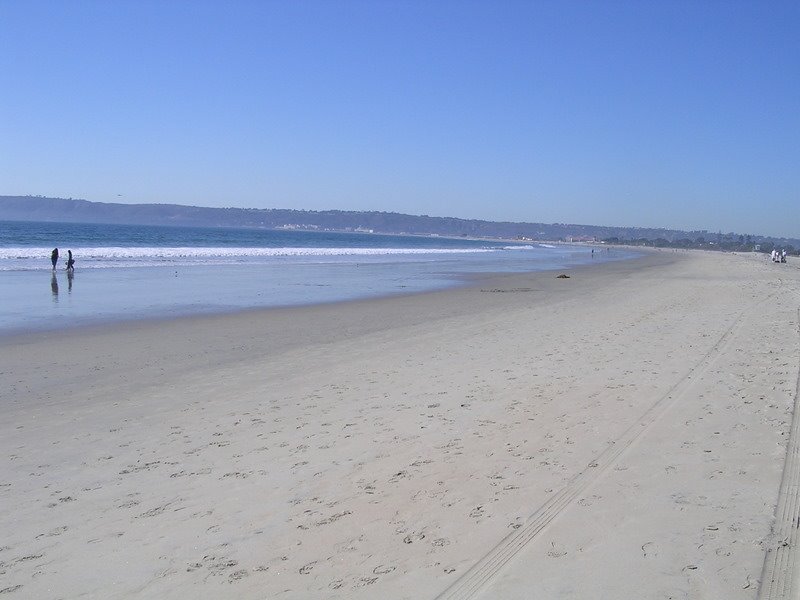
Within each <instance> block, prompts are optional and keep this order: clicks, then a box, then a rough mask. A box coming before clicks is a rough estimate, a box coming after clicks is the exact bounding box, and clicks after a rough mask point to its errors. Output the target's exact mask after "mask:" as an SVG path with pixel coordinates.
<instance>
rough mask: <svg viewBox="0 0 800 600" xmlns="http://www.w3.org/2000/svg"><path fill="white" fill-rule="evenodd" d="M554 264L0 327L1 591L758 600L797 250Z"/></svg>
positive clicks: (779, 453)
mask: <svg viewBox="0 0 800 600" xmlns="http://www.w3.org/2000/svg"><path fill="white" fill-rule="evenodd" d="M568 272H569V274H570V278H569V279H557V278H556V275H557V273H558V271H549V272H537V273H527V274H513V275H502V276H498V277H491V278H487V279H481V280H479V281H475V282H473V283H472V284H471V285H468V286H465V287H463V288H457V289H451V290H444V291H436V292H427V293H422V294H415V295H411V296H400V297H390V298H384V299H379V300H376V299H370V300H364V301H348V302H345V303H341V304H326V305H321V306H315V307H295V308H283V309H258V310H253V311H247V312H244V313H238V314H233V315H224V316H202V317H185V318H180V319H170V320H167V321H148V322H139V321H137V322H134V323H127V324H115V325H105V326H102V327H92V328H86V329H82V330H80V331H76V330H67V331H61V332H57V333H55V334H53V333H46V334H45V333H34V334H29V335H27V336H23V337H18V338H16V339H15V340H14V343H6V342H7V341H8V340H7V339H5V340H3V341H0V364H3V365H4V368H3V370H2V373H0V385H2V387H3V389H6V390H8V393H7V394H5V397H4V402H3V408H4V415H5V416H6V418H5V419H4V422H3V423H2V424H0V460H2V461H3V463H2V464H3V465H4V466H3V477H2V480H0V498H2V500H3V502H2V503H0V506H2V507H3V508H0V527H2V528H3V530H4V531H9V532H10V535H9V536H8V541H6V542H4V543H5V546H4V547H3V548H2V549H0V561H1V562H2V563H3V565H4V567H3V568H4V569H5V571H6V575H5V576H6V578H7V580H8V582H9V583H8V585H9V586H10V588H14V586H20V587H18V588H15V589H13V590H12V591H11V592H10V593H9V598H15V597H20V598H22V597H30V596H51V595H53V593H54V590H56V589H57V590H58V593H59V594H61V595H62V596H64V597H76V596H79V595H81V594H88V595H90V596H91V595H102V596H104V597H107V598H120V599H122V598H131V597H142V595H144V596H147V597H159V598H182V597H186V596H187V595H195V596H196V595H200V596H214V597H217V598H256V597H264V595H265V594H266V595H267V596H269V597H275V598H306V597H322V598H373V597H375V596H376V595H381V596H383V597H386V598H419V597H430V598H433V597H437V596H438V595H439V594H446V590H448V588H451V586H454V585H457V584H458V582H459V581H463V580H464V578H469V576H470V575H469V574H470V573H472V572H473V569H474V568H475V565H476V564H479V561H480V560H481V559H482V558H484V557H486V556H487V552H489V551H490V550H491V549H492V548H497V547H498V545H500V546H502V544H503V543H504V540H505V539H507V536H509V534H511V533H513V532H515V531H518V532H521V533H524V532H527V531H529V527H530V523H532V522H534V521H535V520H536V519H537V518H540V517H538V516H537V515H541V514H542V513H541V512H540V511H541V510H542V507H546V506H549V504H548V503H549V502H551V501H553V499H555V498H563V500H564V501H563V502H560V503H559V506H560V508H559V510H558V511H556V512H555V513H553V520H551V521H547V522H546V523H544V525H543V528H542V529H541V530H540V531H539V532H538V533H535V535H531V536H530V539H527V541H526V542H525V543H524V544H522V545H521V546H520V547H519V551H518V552H516V553H515V554H514V555H513V557H512V558H513V559H512V560H509V561H507V562H506V563H504V564H503V565H502V568H501V569H499V570H497V571H495V572H492V574H491V576H489V577H487V578H485V580H481V582H480V585H479V589H480V591H481V592H482V593H484V594H485V597H503V598H517V597H518V598H524V597H528V596H529V593H530V590H531V589H534V588H535V589H537V590H538V591H539V592H540V594H541V595H542V597H545V598H585V597H592V596H593V597H633V595H636V597H641V598H653V599H655V598H661V597H664V596H665V595H666V594H673V595H679V596H680V595H683V596H685V597H696V596H697V595H698V594H701V595H702V594H705V595H706V596H708V597H727V598H742V599H744V598H755V594H756V590H757V588H758V579H759V577H760V572H761V567H762V565H763V562H764V548H765V547H766V545H767V544H768V543H769V540H770V536H771V530H772V524H773V521H774V513H775V507H776V505H777V498H778V488H779V485H780V481H781V476H782V471H783V461H784V456H785V445H786V441H787V439H788V433H789V428H790V425H791V422H792V410H793V402H794V396H795V391H796V389H797V387H796V386H797V377H798V367H799V365H798V356H800V340H799V339H798V334H797V327H798V323H797V318H798V316H797V306H798V305H800V272H799V271H798V269H797V266H796V265H793V264H790V265H782V266H781V267H779V268H772V265H769V264H762V263H761V262H760V261H756V260H755V259H751V258H750V257H746V256H731V255H716V254H713V255H712V254H707V253H703V254H700V253H672V252H653V253H650V254H648V255H646V256H643V257H641V258H637V259H633V260H628V261H620V262H611V263H606V264H604V265H598V266H590V267H586V268H577V269H572V270H570V271H568ZM768 298H771V299H772V300H771V301H768V302H767V306H769V307H770V308H771V309H772V310H764V302H765V301H766V299H768ZM648 415H651V416H652V418H651V417H650V416H648ZM627 431H636V432H637V435H636V437H635V438H630V439H628V438H626V437H625V436H626V435H627V434H626V432H627ZM623 446H624V448H623ZM609 447H619V448H622V450H621V452H620V453H619V454H618V455H616V456H614V457H613V460H606V459H604V458H603V457H604V456H607V455H606V454H604V453H603V452H604V450H605V449H607V448H609ZM593 464H594V466H592V465H593ZM587 465H589V466H588V467H587ZM576 481H579V482H582V483H581V484H580V486H578V487H576V484H575V483H574V482H576ZM565 494H566V495H565ZM548 514H550V513H548ZM556 517H557V518H556ZM99 561H102V562H103V564H104V569H103V573H102V574H98V573H96V572H95V571H94V569H93V565H95V564H99ZM689 567H692V568H689ZM532 586H533V587H532ZM451 589H452V588H451ZM442 597H445V596H444V595H443V596H442ZM467 597H473V596H472V595H470V596H467ZM475 597H478V596H477V595H475Z"/></svg>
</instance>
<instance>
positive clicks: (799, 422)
mask: <svg viewBox="0 0 800 600" xmlns="http://www.w3.org/2000/svg"><path fill="white" fill-rule="evenodd" d="M797 317H798V329H797V333H798V335H800V309H798V311H797ZM798 410H800V365H799V366H798V373H797V387H796V388H795V395H794V408H793V412H792V429H791V432H790V434H789V443H788V445H787V446H786V461H785V462H784V465H783V476H782V478H781V487H780V492H779V493H778V507H777V509H776V510H775V524H774V526H773V529H772V538H771V542H770V545H769V547H768V548H767V555H766V556H765V558H764V568H763V570H762V571H761V586H760V587H759V590H758V598H759V600H789V599H790V598H795V599H796V598H800V585H798V581H797V579H798V576H800V569H798V528H800V412H798Z"/></svg>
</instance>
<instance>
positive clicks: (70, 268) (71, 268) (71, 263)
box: [67, 250, 75, 273]
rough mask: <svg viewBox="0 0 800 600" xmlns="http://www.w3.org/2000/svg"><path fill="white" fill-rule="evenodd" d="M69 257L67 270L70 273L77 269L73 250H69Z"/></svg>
mask: <svg viewBox="0 0 800 600" xmlns="http://www.w3.org/2000/svg"><path fill="white" fill-rule="evenodd" d="M67 254H68V255H69V257H68V258H67V271H69V272H70V273H71V272H73V271H74V270H75V259H74V258H72V250H67Z"/></svg>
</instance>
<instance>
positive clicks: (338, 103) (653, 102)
mask: <svg viewBox="0 0 800 600" xmlns="http://www.w3.org/2000/svg"><path fill="white" fill-rule="evenodd" d="M798 31H800V2H797V1H793V2H780V1H775V2H763V1H753V2H741V1H736V0H729V1H719V2H715V1H707V2H701V1H699V0H693V1H681V0H675V1H669V0H664V1H655V2H647V1H645V0H636V1H630V2H624V1H606V2H602V1H585V2H578V1H558V2H555V1H548V0H531V1H504V0H499V1H488V0H487V1H485V2H476V1H469V0H464V1H450V0H436V1H433V2H432V1H430V0H419V1H414V0H408V1H399V0H398V1H389V0H386V1H382V0H372V1H358V0H352V1H348V0H342V1H334V0H325V1H312V0H308V1H303V0H298V1H288V0H286V1H281V2H278V1H274V2H273V1H268V0H260V1H245V0H238V1H237V0H228V1H224V2H223V1H222V0H220V1H215V2H211V1H202V0H193V1H183V0H173V1H166V2H165V1H148V0H136V1H133V0H116V1H114V2H108V1H106V0H102V1H80V0H71V1H67V0H59V1H47V2H43V1H39V0H0V90H2V92H1V93H0V195H28V194H31V195H43V196H55V197H64V198H69V197H71V198H82V199H86V200H92V201H98V202H125V203H176V204H187V205H198V206H239V207H248V208H294V209H307V210H328V209H340V210H378V211H390V212H401V213H408V214H417V215H420V214H426V215H431V216H453V217H460V218H467V219H486V220H492V221H528V222H544V223H579V224H590V225H616V226H641V227H664V228H676V229H686V230H698V229H699V230H702V229H705V230H709V231H713V232H716V231H722V232H736V233H753V234H759V235H773V236H786V237H794V238H800V36H798V34H797V32H798Z"/></svg>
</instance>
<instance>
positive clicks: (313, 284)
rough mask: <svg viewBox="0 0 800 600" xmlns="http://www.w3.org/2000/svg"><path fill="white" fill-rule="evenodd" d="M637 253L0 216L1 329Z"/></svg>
mask: <svg viewBox="0 0 800 600" xmlns="http://www.w3.org/2000/svg"><path fill="white" fill-rule="evenodd" d="M54 247H57V248H59V252H60V259H59V262H58V267H57V269H56V271H55V272H53V271H52V269H51V264H50V253H51V252H52V250H53V248H54ZM68 250H72V252H73V256H74V258H75V261H76V262H75V270H74V273H72V274H70V273H68V272H67V271H66V270H65V266H66V259H67V251H68ZM633 256H635V253H633V252H628V251H624V250H618V249H606V248H601V247H598V248H596V249H595V252H594V254H592V251H591V248H590V247H587V246H582V245H562V244H556V245H552V244H536V243H514V242H509V241H496V240H473V239H465V238H459V239H453V238H445V237H436V236H427V237H426V236H399V235H378V234H371V233H361V232H352V233H351V232H326V231H325V232H324V231H298V230H277V231H276V230H264V229H231V228H212V227H174V226H139V225H135V226H134V225H103V224H78V223H32V222H0V298H2V300H0V334H9V333H19V332H24V331H33V330H43V329H45V330H46V329H61V328H68V327H75V326H81V325H86V324H95V323H102V322H113V321H122V320H130V319H140V318H148V317H169V316H178V315H190V314H209V313H222V312H232V311H236V310H242V309H247V308H257V307H277V306H297V305H306V304H320V303H328V302H339V301H344V300H352V299H359V298H370V297H379V296H387V295H394V294H408V293H414V292H423V291H430V290H436V289H443V288H447V287H452V286H456V285H462V284H463V283H464V282H465V281H466V280H467V279H469V278H471V277H475V276H477V275H480V274H482V273H514V272H526V271H542V270H554V269H564V268H568V267H574V266H578V265H583V264H588V263H601V262H605V261H609V260H624V259H628V258H632V257H633Z"/></svg>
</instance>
